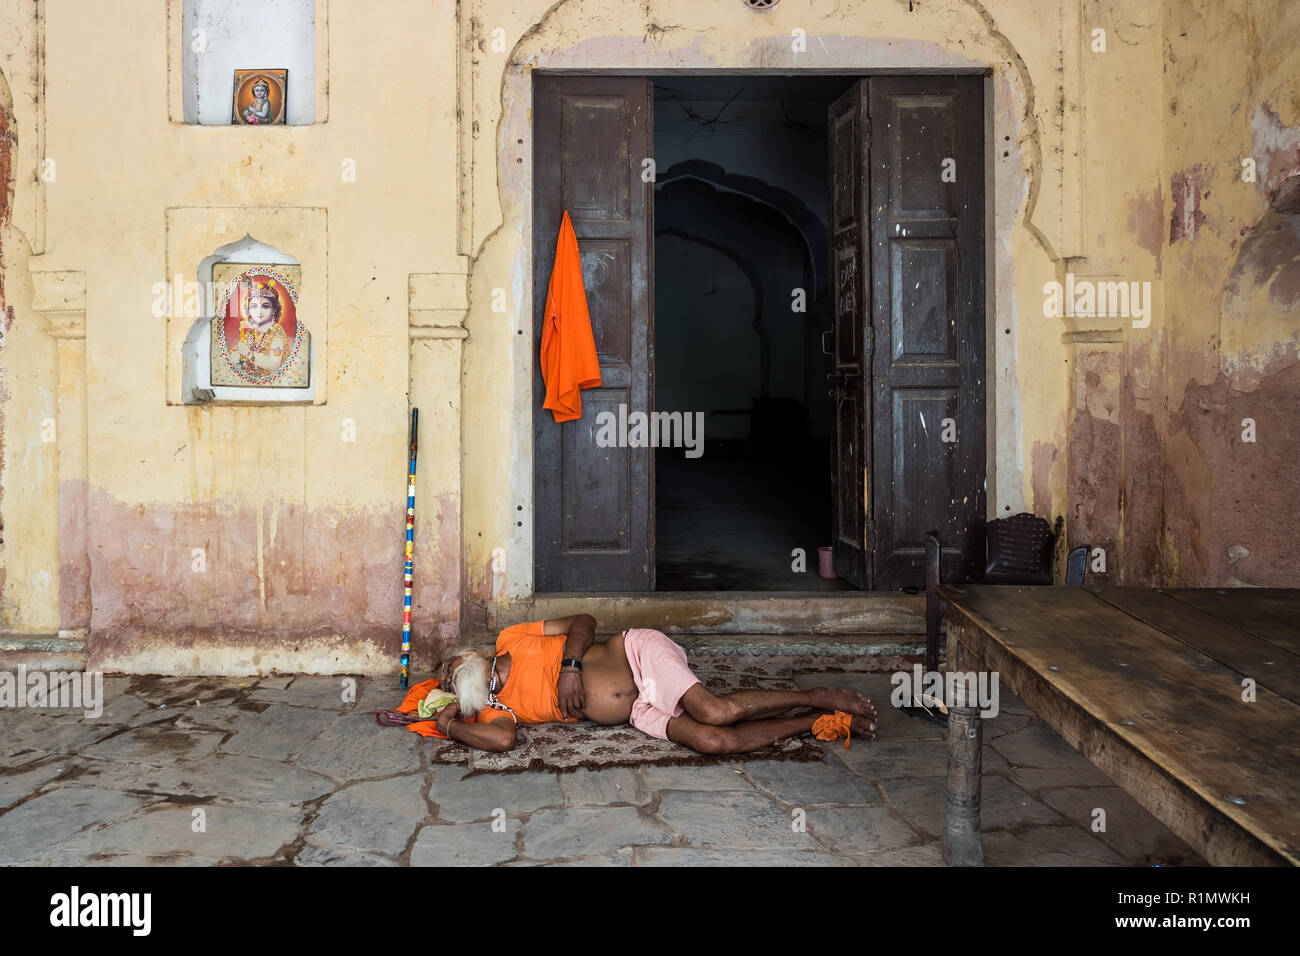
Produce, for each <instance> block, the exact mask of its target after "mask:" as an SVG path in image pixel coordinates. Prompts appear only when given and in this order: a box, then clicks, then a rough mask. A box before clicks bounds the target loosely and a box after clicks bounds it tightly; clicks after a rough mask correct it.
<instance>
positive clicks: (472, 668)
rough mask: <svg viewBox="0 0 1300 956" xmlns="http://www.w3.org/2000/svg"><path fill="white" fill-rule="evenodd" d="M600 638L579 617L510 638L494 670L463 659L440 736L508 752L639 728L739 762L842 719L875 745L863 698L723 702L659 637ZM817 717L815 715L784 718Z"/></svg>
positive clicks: (770, 694)
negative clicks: (582, 731) (582, 733)
mask: <svg viewBox="0 0 1300 956" xmlns="http://www.w3.org/2000/svg"><path fill="white" fill-rule="evenodd" d="M595 634H596V619H595V618H594V617H592V616H591V615H590V614H577V615H574V616H572V617H563V618H557V619H555V620H552V621H533V622H531V623H528V624H516V625H514V626H513V627H508V628H506V629H505V630H504V631H502V632H501V634H500V635H499V636H498V637H497V643H496V656H495V657H494V658H493V659H492V660H488V659H487V658H486V657H484V656H483V655H482V654H480V653H478V652H477V651H475V650H472V649H470V648H462V649H460V650H457V651H453V652H452V653H451V654H450V655H448V656H447V657H446V658H445V659H444V660H443V662H442V664H441V665H439V668H438V679H439V684H440V686H441V687H443V688H446V689H448V690H451V691H452V692H453V693H455V694H456V697H457V700H456V702H455V703H453V704H451V705H449V706H448V707H446V708H445V709H444V710H443V711H442V713H441V714H439V715H438V719H437V728H438V731H439V732H440V733H441V734H443V735H445V736H447V737H450V738H451V739H453V740H456V741H459V742H460V743H463V744H465V745H467V746H470V747H477V748H479V749H481V750H496V751H506V750H509V749H511V748H512V747H513V746H514V745H515V731H516V727H517V726H518V725H519V724H542V723H551V722H556V721H573V720H578V719H580V718H585V719H587V720H590V721H594V722H595V723H597V724H625V723H630V724H631V725H632V726H633V727H636V728H637V729H638V730H641V731H644V732H645V733H647V734H649V735H650V736H651V737H658V738H660V739H661V740H672V741H675V742H677V743H680V744H684V745H686V746H687V747H690V748H691V749H693V750H697V751H699V752H701V753H707V754H739V753H747V752H749V751H751V750H759V749H761V748H763V747H767V746H769V745H771V744H773V743H775V742H776V741H778V740H782V739H784V738H786V737H794V736H797V735H799V734H806V733H809V732H810V731H812V729H813V724H814V723H815V722H816V721H817V720H818V718H820V717H822V716H824V715H826V714H830V713H832V712H839V713H840V714H841V715H844V716H841V717H838V718H837V719H838V721H839V722H840V723H841V724H844V725H847V729H848V730H849V731H850V737H852V736H857V737H861V738H862V739H864V740H871V739H872V738H874V736H875V730H876V722H875V717H876V710H875V708H874V707H873V706H872V704H871V701H870V700H868V699H867V698H866V697H863V696H862V695H861V694H856V693H854V692H852V691H849V690H839V689H834V688H827V687H816V688H813V689H812V690H790V691H785V690H742V691H737V692H736V693H734V694H721V695H715V694H711V693H709V691H707V690H706V689H705V688H704V685H703V684H701V683H700V681H699V678H697V677H696V676H695V675H694V674H692V673H691V671H690V668H689V667H687V666H686V652H685V651H684V650H682V648H681V647H680V646H678V645H677V644H675V643H674V642H673V641H671V640H669V639H668V638H667V637H665V636H664V635H663V634H661V633H660V632H659V631H653V630H649V629H645V628H633V629H631V630H628V631H624V632H623V633H622V634H619V635H617V636H616V637H611V638H610V639H609V640H607V641H603V642H601V643H596V642H595ZM808 707H811V708H813V709H814V711H815V712H814V713H808V714H803V715H800V716H782V715H783V714H786V713H787V712H788V711H790V710H794V709H796V708H808ZM823 726H826V725H825V724H823ZM839 736H841V737H842V736H844V734H843V733H840V735H839Z"/></svg>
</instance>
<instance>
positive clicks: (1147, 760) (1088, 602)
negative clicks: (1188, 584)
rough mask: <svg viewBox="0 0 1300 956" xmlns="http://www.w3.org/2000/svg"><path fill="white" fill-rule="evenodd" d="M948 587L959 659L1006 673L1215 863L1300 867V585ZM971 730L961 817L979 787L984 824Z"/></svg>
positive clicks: (1003, 676) (953, 650) (969, 666)
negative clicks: (971, 763)
mask: <svg viewBox="0 0 1300 956" xmlns="http://www.w3.org/2000/svg"><path fill="white" fill-rule="evenodd" d="M940 593H941V595H942V597H943V599H944V601H945V602H946V603H947V615H946V623H947V627H948V661H947V667H948V669H949V670H950V671H951V670H959V671H962V672H969V671H989V672H996V673H998V675H999V684H1000V686H1001V687H1003V688H1006V689H1007V690H1009V691H1011V692H1012V693H1014V694H1016V695H1017V696H1018V697H1019V698H1020V699H1021V700H1023V701H1024V703H1025V704H1026V705H1027V706H1029V707H1030V708H1031V709H1033V710H1034V712H1035V713H1037V714H1038V715H1039V716H1040V717H1042V719H1043V720H1044V722H1045V723H1047V724H1048V725H1049V726H1051V727H1052V728H1053V729H1054V730H1056V731H1057V732H1058V733H1059V734H1060V735H1061V736H1062V737H1063V738H1064V739H1065V740H1066V742H1067V743H1069V744H1070V745H1071V746H1073V747H1074V748H1075V749H1076V750H1078V751H1079V752H1080V753H1082V754H1083V755H1084V756H1085V757H1087V758H1088V759H1089V760H1091V761H1092V762H1093V763H1094V764H1096V765H1097V767H1098V768H1099V769H1101V770H1102V771H1103V772H1104V773H1106V774H1107V775H1108V776H1110V777H1111V778H1112V779H1113V780H1114V781H1115V782H1116V783H1117V784H1118V785H1119V786H1120V787H1122V788H1123V789H1124V790H1125V791H1126V792H1128V793H1129V795H1130V796H1132V797H1133V798H1134V799H1136V800H1137V801H1138V802H1139V803H1140V804H1142V805H1143V806H1144V807H1146V809H1147V810H1149V811H1150V812H1151V813H1152V814H1153V815H1154V816H1156V817H1157V818H1158V819H1160V820H1161V821H1162V822H1163V823H1165V825H1166V826H1168V827H1169V828H1170V829H1171V830H1173V831H1174V832H1175V833H1176V834H1178V835H1179V836H1180V837H1182V838H1183V839H1184V840H1186V841H1187V842H1188V843H1189V844H1190V845H1191V846H1193V847H1195V848H1196V849H1198V850H1199V851H1200V852H1201V853H1202V854H1203V855H1204V856H1205V858H1206V859H1207V860H1209V861H1210V862H1211V863H1214V864H1267V863H1271V864H1291V865H1300V742H1298V741H1297V737H1296V730H1297V728H1298V727H1300V615H1297V614H1296V612H1295V609H1296V608H1297V607H1300V590H1292V589H1265V588H1205V589H1164V590H1162V589H1153V588H1129V587H1124V588H1101V589H1084V588H1064V587H1014V586H993V585H946V586H944V587H942V588H941V590H940ZM976 713H977V712H976ZM975 719H976V721H978V719H979V718H978V717H976V718H975ZM959 744H960V742H958V741H953V739H952V735H950V756H949V787H950V793H949V807H950V829H951V819H952V817H951V814H952V808H953V807H954V806H957V807H965V806H969V805H970V804H971V802H972V798H973V803H974V806H975V815H976V826H975V835H976V838H977V837H978V805H979V787H978V783H977V782H975V783H972V782H971V781H970V780H968V779H967V777H966V776H963V775H962V774H956V775H955V774H954V770H953V766H954V764H953V761H954V759H955V757H954V752H953V751H954V748H956V747H957V746H959ZM974 760H975V764H976V766H975V771H976V776H977V775H978V769H979V768H978V763H979V757H978V754H976V755H974ZM954 786H956V787H957V788H958V789H959V790H960V789H963V788H970V787H972V786H973V788H974V792H973V794H971V793H966V794H964V795H963V794H962V793H956V794H955V793H954V792H953V788H954ZM954 800H955V801H956V802H954ZM967 829H969V827H967ZM968 858H969V854H968ZM975 859H976V860H978V851H976V853H975Z"/></svg>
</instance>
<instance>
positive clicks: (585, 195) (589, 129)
mask: <svg viewBox="0 0 1300 956" xmlns="http://www.w3.org/2000/svg"><path fill="white" fill-rule="evenodd" d="M651 104H652V98H651V93H650V84H649V81H647V80H646V79H644V78H639V77H591V76H536V77H534V81H533V135H534V146H533V163H534V180H533V230H534V232H533V267H534V278H533V303H534V310H535V314H534V328H535V332H536V339H535V341H534V347H535V348H537V347H539V346H540V342H541V334H542V321H543V312H544V309H545V305H546V290H547V286H548V283H549V281H550V275H551V269H552V267H553V266H554V260H555V240H556V236H557V235H558V234H559V229H560V221H561V219H562V218H563V214H564V211H565V210H566V209H567V210H568V213H569V218H570V219H571V220H572V223H573V230H574V233H575V235H576V236H577V239H578V250H579V257H580V259H581V261H582V276H583V286H584V288H585V289H586V293H587V308H588V311H589V312H590V314H591V324H592V333H593V335H594V337H595V340H596V354H597V356H598V358H599V360H600V373H601V385H600V387H598V388H593V389H587V390H585V391H584V392H583V393H582V418H581V419H579V420H577V421H570V422H563V423H558V424H557V423H556V422H555V420H554V418H553V416H552V415H551V413H550V412H548V411H546V410H545V409H543V408H542V400H543V398H544V396H545V385H544V383H543V382H542V378H541V372H540V369H537V370H536V371H535V372H534V380H533V396H534V403H533V425H534V463H533V469H534V493H535V499H534V507H535V516H536V528H535V548H536V590H538V591H635V590H649V589H651V588H653V587H654V558H653V549H654V544H653V542H654V499H653V495H654V472H653V469H654V459H653V457H652V455H651V450H650V449H647V448H601V447H598V446H597V444H596V433H597V427H596V419H597V416H598V415H599V414H600V413H601V412H611V413H613V414H614V415H615V416H616V417H617V416H618V411H619V406H620V405H625V406H627V409H628V411H634V410H645V411H649V410H650V409H651V407H652V396H653V391H652V384H651V383H652V373H653V367H652V366H653V357H652V355H651V351H650V342H651V341H652V338H651V335H652V303H651V285H650V268H651V267H650V258H651V254H652V252H653V244H652V242H651V240H650V237H651V236H652V235H653V222H652V219H653V207H652V204H651V202H650V192H649V185H648V184H646V183H643V182H642V181H641V176H640V169H641V161H642V160H643V159H644V158H645V157H647V156H650V155H651V142H652V140H651V135H652V134H651V120H652V116H653V113H652V108H651Z"/></svg>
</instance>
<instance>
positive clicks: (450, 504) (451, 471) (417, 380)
mask: <svg viewBox="0 0 1300 956" xmlns="http://www.w3.org/2000/svg"><path fill="white" fill-rule="evenodd" d="M466 281H467V272H464V271H463V272H433V273H424V274H419V275H412V276H411V277H410V281H409V286H408V312H409V321H410V345H411V363H410V376H411V377H410V382H409V394H410V404H411V405H412V406H413V407H416V408H419V409H420V455H419V473H418V477H417V480H416V484H415V589H414V596H413V598H412V606H411V632H412V637H413V642H412V644H413V646H412V655H413V656H412V668H413V669H414V670H416V671H418V670H420V669H422V668H424V667H425V666H428V665H431V664H432V662H433V661H432V659H429V660H426V659H424V657H425V654H426V653H428V654H430V655H432V658H434V659H436V658H437V657H438V656H440V655H441V653H442V652H443V651H444V650H447V649H449V648H450V647H452V646H453V645H454V643H455V642H456V640H457V639H458V637H459V635H460V614H461V588H462V577H463V575H462V553H463V542H462V541H461V511H460V500H461V467H460V463H461V360H462V352H463V349H462V343H463V342H464V341H465V339H467V338H468V337H469V332H468V331H467V330H466V329H465V317H466V315H467V313H468V310H469V299H468V293H467V289H466ZM426 649H427V651H426Z"/></svg>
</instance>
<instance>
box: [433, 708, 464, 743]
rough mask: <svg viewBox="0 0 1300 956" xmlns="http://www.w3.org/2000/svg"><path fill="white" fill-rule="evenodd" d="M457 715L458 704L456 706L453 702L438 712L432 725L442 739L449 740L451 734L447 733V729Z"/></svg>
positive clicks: (458, 710)
mask: <svg viewBox="0 0 1300 956" xmlns="http://www.w3.org/2000/svg"><path fill="white" fill-rule="evenodd" d="M459 715H460V704H457V703H455V702H454V701H453V702H452V703H450V704H448V705H447V706H446V707H444V708H443V709H442V710H440V711H438V717H437V719H436V720H435V721H434V722H433V725H434V726H435V727H437V728H438V733H440V734H442V735H443V736H444V737H446V738H447V739H448V740H450V739H451V734H449V733H447V728H448V727H450V726H451V722H452V720H453V719H455V718H456V717H457V716H459Z"/></svg>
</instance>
